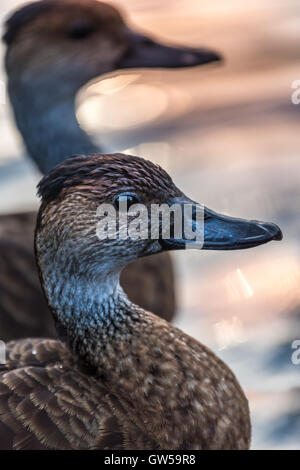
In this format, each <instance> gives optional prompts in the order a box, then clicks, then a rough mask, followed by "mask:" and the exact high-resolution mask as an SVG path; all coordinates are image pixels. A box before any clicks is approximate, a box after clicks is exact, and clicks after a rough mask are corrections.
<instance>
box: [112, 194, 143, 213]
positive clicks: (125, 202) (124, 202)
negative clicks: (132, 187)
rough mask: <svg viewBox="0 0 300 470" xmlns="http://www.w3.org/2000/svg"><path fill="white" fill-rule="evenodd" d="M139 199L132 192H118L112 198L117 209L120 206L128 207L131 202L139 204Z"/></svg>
mask: <svg viewBox="0 0 300 470" xmlns="http://www.w3.org/2000/svg"><path fill="white" fill-rule="evenodd" d="M139 202H140V201H139V199H138V197H137V195H136V194H134V193H122V194H118V195H117V196H116V197H115V199H114V206H115V208H116V209H117V210H120V208H121V209H122V208H124V209H129V208H130V206H132V205H133V204H139Z"/></svg>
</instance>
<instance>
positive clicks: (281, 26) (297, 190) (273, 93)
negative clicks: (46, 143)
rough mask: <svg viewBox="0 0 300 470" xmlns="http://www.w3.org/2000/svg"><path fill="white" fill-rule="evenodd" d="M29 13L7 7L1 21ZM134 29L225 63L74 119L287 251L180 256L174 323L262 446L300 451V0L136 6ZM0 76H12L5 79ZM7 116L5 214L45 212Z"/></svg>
mask: <svg viewBox="0 0 300 470" xmlns="http://www.w3.org/2000/svg"><path fill="white" fill-rule="evenodd" d="M21 3H23V2H22V1H17V0H14V1H11V0H10V1H9V2H8V1H2V2H1V7H0V13H1V16H4V15H6V14H7V13H8V12H9V10H10V9H12V8H13V7H14V6H16V5H19V4H21ZM114 3H115V4H119V5H120V6H121V7H122V8H123V9H124V6H126V11H127V15H128V16H129V18H130V20H131V22H132V23H133V24H134V25H135V26H138V27H139V28H141V29H144V30H145V31H147V32H152V33H153V35H155V36H158V37H159V38H160V39H164V40H165V41H167V42H175V43H176V42H177V43H183V44H186V45H192V46H193V45H194V46H205V47H209V48H212V49H215V50H217V51H219V52H221V53H222V54H223V55H224V57H225V59H226V60H225V63H224V64H220V65H218V66H215V65H214V66H208V67H205V68H197V69H189V70H183V71H180V70H178V71H161V70H157V71H154V70H151V71H150V70H148V71H144V70H141V71H140V70H138V71H132V72H130V73H128V71H124V72H122V73H121V74H120V73H114V74H111V75H109V76H106V77H105V80H104V81H101V82H99V83H93V84H91V86H90V87H87V88H86V89H85V90H83V91H82V92H81V93H80V96H79V97H78V103H79V108H78V118H79V119H80V122H81V123H82V125H83V126H84V127H85V128H86V129H87V130H88V131H90V132H91V133H92V134H93V135H94V136H95V139H96V140H97V141H99V143H101V144H102V147H103V149H105V150H110V151H115V150H118V151H125V150H126V151H128V152H130V153H136V154H138V155H141V156H145V157H147V158H150V159H152V160H153V161H155V162H157V163H160V164H161V165H162V166H164V167H165V168H166V169H167V170H168V171H169V172H170V173H171V175H172V176H173V178H174V180H175V181H176V183H177V184H178V186H180V187H181V188H182V189H183V191H185V192H186V194H188V195H189V196H190V197H192V198H193V199H195V200H197V201H199V202H201V203H205V204H206V205H207V206H208V207H211V208H213V209H215V210H217V211H223V212H225V213H229V214H231V215H235V216H240V217H246V218H252V219H260V220H266V221H273V222H276V223H278V224H279V225H280V226H281V228H282V230H283V233H284V239H283V241H282V242H281V243H272V244H269V245H266V246H261V247H258V248H255V249H253V250H249V251H248V250H246V251H243V252H217V253H216V252H199V253H196V252H186V253H177V254H175V255H174V257H173V258H174V260H175V262H176V271H177V285H178V293H179V294H178V295H179V308H178V315H177V324H178V325H179V326H180V327H181V328H183V329H184V330H185V331H186V332H188V333H190V334H191V335H193V336H194V337H196V338H197V339H199V340H201V341H203V342H204V343H205V344H207V345H208V346H210V347H211V348H213V349H214V350H215V351H216V352H217V353H218V354H220V355H221V357H223V358H224V360H225V361H226V362H227V363H228V364H229V365H230V366H231V368H232V369H233V370H234V371H235V373H236V374H237V376H238V378H239V379H240V381H241V383H242V385H243V387H244V388H245V390H246V391H247V394H248V397H249V400H250V405H251V410H252V418H253V448H297V449H300V438H299V435H300V365H299V366H296V365H294V364H292V361H291V356H292V352H293V350H292V347H291V345H292V342H293V341H294V340H295V339H300V289H299V286H300V250H299V239H300V222H299V220H300V218H299V207H300V158H299V117H300V105H298V106H296V105H293V104H292V102H291V94H292V89H291V84H292V82H293V81H294V80H297V79H300V54H299V46H300V44H299V27H300V4H299V1H298V0H278V1H276V2H274V0H260V1H258V0H251V1H250V0H246V1H244V2H240V1H239V0H222V1H220V0H213V1H210V0H201V1H199V0H164V2H161V0H160V1H158V0H128V1H127V2H126V5H125V4H124V2H123V1H121V0H120V1H115V2H114ZM3 76H4V75H3ZM11 123H12V121H11V116H10V111H9V107H8V106H7V105H1V106H0V125H1V139H2V140H1V144H2V145H1V149H0V165H1V166H0V191H1V192H0V196H1V197H0V211H1V212H2V213H3V212H9V211H12V210H25V209H28V208H32V207H36V206H37V200H36V198H35V185H36V183H37V181H38V180H39V177H40V175H39V174H38V172H37V171H36V170H35V168H34V167H33V165H32V164H31V163H30V162H29V160H25V159H23V151H22V146H21V144H20V139H19V138H18V136H17V134H16V132H15V131H14V128H13V126H12V124H11Z"/></svg>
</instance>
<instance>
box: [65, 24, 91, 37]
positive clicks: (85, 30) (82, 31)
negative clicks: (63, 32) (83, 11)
mask: <svg viewBox="0 0 300 470" xmlns="http://www.w3.org/2000/svg"><path fill="white" fill-rule="evenodd" d="M93 31H94V29H93V26H92V25H91V24H90V23H89V22H88V21H78V23H74V24H73V25H72V26H71V27H70V28H69V31H68V35H69V37H70V38H71V39H85V38H87V37H88V36H90V35H91V34H92V33H93Z"/></svg>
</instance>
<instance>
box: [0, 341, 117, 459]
mask: <svg viewBox="0 0 300 470" xmlns="http://www.w3.org/2000/svg"><path fill="white" fill-rule="evenodd" d="M110 403H111V402H110V398H109V393H108V391H107V389H106V388H105V387H104V386H103V385H101V383H100V380H99V382H98V381H97V380H96V379H95V378H93V377H92V376H89V375H86V374H85V373H81V372H80V371H79V369H78V368H76V365H75V364H74V359H73V358H72V356H71V353H70V351H69V350H68V348H67V347H66V345H65V344H64V343H62V342H61V341H58V340H52V339H45V340H41V339H32V340H31V339H28V340H20V341H13V342H10V343H8V344H7V349H6V364H4V365H0V449H33V450H36V449H65V450H68V449H93V448H97V449H115V450H116V449H122V448H123V442H124V431H123V425H121V424H120V421H119V419H118V418H117V417H116V416H117V415H116V413H115V412H114V413H113V412H112V410H111V405H110Z"/></svg>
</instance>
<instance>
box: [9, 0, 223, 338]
mask: <svg viewBox="0 0 300 470" xmlns="http://www.w3.org/2000/svg"><path fill="white" fill-rule="evenodd" d="M123 16H124V15H122V14H121V13H120V12H119V10H117V9H116V8H114V7H112V6H110V5H108V4H106V3H102V2H99V1H96V0H42V1H37V2H33V3H29V4H26V5H25V6H23V7H21V8H20V9H18V10H17V11H15V12H14V13H13V14H12V15H11V16H10V17H9V18H8V20H7V22H6V25H5V32H4V36H3V40H4V43H5V45H6V57H5V66H6V72H7V79H8V95H9V98H10V102H11V105H12V109H13V114H14V118H15V122H16V125H17V128H18V130H19V132H20V134H21V136H22V138H23V141H24V144H25V147H26V150H27V153H28V155H29V156H30V157H31V158H32V159H33V161H34V162H35V164H36V165H37V167H38V169H39V170H40V171H41V172H42V173H43V174H47V173H48V172H49V171H50V170H51V169H52V168H53V167H55V165H56V164H58V163H59V162H61V161H63V160H64V159H65V158H66V157H67V156H68V155H71V154H78V153H83V154H84V153H88V154H91V153H97V152H101V149H99V148H98V146H97V145H96V144H95V143H94V142H93V140H92V139H91V137H90V136H89V135H87V133H86V132H85V131H84V130H83V129H82V128H81V127H80V125H79V123H78V121H77V118H76V114H75V107H76V106H75V101H76V96H77V92H78V91H79V90H80V89H81V88H82V87H83V86H84V85H85V84H86V83H88V82H89V81H91V80H93V79H95V78H96V77H99V76H101V75H103V74H107V73H109V72H112V71H115V70H119V69H132V68H152V67H154V68H183V67H192V66H199V65H204V64H208V63H210V62H216V61H219V60H220V59H221V57H220V55H219V54H217V53H215V52H213V51H210V50H209V49H205V48H200V49H196V48H188V47H179V46H176V47H172V46H168V45H164V44H161V43H160V42H158V41H156V40H153V39H152V38H150V37H148V36H145V35H144V34H142V33H140V32H135V31H134V30H133V29H131V28H130V27H129V26H128V25H127V23H126V21H125V19H124V17H123ZM36 215H37V214H36V212H29V213H16V214H4V215H2V216H0V257H1V262H0V266H1V269H0V291H1V296H0V315H1V327H0V337H1V339H3V340H5V341H8V340H10V339H17V338H22V337H26V336H53V335H55V331H56V330H55V328H54V325H53V322H52V318H51V316H50V313H49V311H48V308H47V305H46V302H45V300H44V296H43V294H42V292H41V288H40V284H39V280H38V275H37V272H36V267H35V261H34V254H33V232H34V226H35V220H36ZM121 283H122V285H123V286H124V288H125V290H126V291H127V293H128V294H129V296H130V297H131V298H132V300H133V301H134V302H136V303H138V304H139V305H142V306H143V307H144V308H146V309H148V310H152V311H154V312H155V313H156V312H157V313H159V314H160V315H163V316H164V318H165V319H167V320H169V321H171V319H172V318H173V316H174V314H175V311H176V298H175V279H174V269H173V264H172V261H171V259H170V257H169V255H168V254H164V255H158V256H157V257H156V258H153V259H151V260H150V259H147V260H145V259H144V260H139V261H137V262H136V263H134V264H133V265H129V266H128V267H127V269H126V270H125V271H124V273H123V275H122V280H121Z"/></svg>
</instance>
